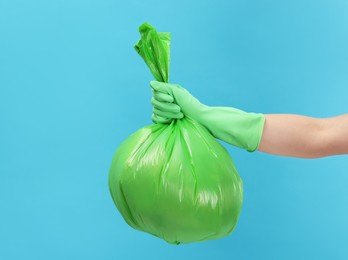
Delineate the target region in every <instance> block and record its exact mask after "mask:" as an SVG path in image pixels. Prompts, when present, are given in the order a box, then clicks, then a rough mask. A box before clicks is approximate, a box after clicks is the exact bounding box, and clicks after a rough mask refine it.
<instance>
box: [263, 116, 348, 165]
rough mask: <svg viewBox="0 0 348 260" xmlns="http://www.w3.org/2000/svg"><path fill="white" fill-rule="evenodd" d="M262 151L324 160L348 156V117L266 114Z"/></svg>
mask: <svg viewBox="0 0 348 260" xmlns="http://www.w3.org/2000/svg"><path fill="white" fill-rule="evenodd" d="M265 119H266V120H265V125H264V129H263V134H262V138H261V141H260V145H259V147H258V150H259V151H262V152H265V153H270V154H277V155H284V156H291V157H299V158H320V157H325V156H330V155H338V154H348V114H345V115H341V116H336V117H331V118H313V117H307V116H302V115H292V114H266V115H265Z"/></svg>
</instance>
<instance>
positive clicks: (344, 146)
mask: <svg viewBox="0 0 348 260" xmlns="http://www.w3.org/2000/svg"><path fill="white" fill-rule="evenodd" d="M151 87H152V89H153V92H152V94H153V98H152V104H153V106H154V110H153V112H154V113H153V121H154V122H156V123H170V122H171V121H172V120H173V119H180V118H183V117H184V116H188V117H191V118H193V119H194V120H196V121H197V122H199V123H200V124H202V125H203V126H205V127H206V128H207V129H208V130H209V131H210V132H211V133H212V135H214V136H215V137H216V138H218V139H221V140H223V141H225V142H227V143H230V144H232V145H235V146H237V147H240V148H243V149H245V150H247V151H250V152H252V151H255V150H259V151H262V152H265V153H270V154H277V155H284V156H292V157H301V158H318V157H324V156H329V155H336V154H345V153H348V114H347V115H342V116H338V117H332V118H325V119H319V118H312V117H306V116H301V115H291V114H266V115H263V114H257V113H247V112H245V111H242V110H239V109H235V108H232V107H210V106H206V105H204V104H202V103H201V102H199V101H198V100H197V99H196V98H195V97H193V96H192V95H191V94H190V93H189V92H188V91H187V90H186V89H184V88H182V87H180V86H179V85H175V84H167V83H160V82H156V81H152V82H151Z"/></svg>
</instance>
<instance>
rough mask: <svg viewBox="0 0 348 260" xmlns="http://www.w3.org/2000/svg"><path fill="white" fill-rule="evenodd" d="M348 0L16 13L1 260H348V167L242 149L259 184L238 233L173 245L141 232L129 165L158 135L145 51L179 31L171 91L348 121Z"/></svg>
mask: <svg viewBox="0 0 348 260" xmlns="http://www.w3.org/2000/svg"><path fill="white" fill-rule="evenodd" d="M347 14H348V2H347V1H344V0H342V1H339V0H330V1H329V0H327V1H318V0H312V1H307V0H291V1H290V0H289V1H280V0H272V1H271V0H269V1H255V0H254V1H252V0H249V1H248V0H243V1H241V0H240V1H236V0H234V1H230V0H224V1H184V0H180V1H163V0H162V1H159V0H158V1H154V0H153V1H140V0H139V1H134V0H128V1H117V0H114V1H111V0H98V1H97V0H94V1H82V0H79V1H77V0H75V1H74V0H69V1H68V0H64V1H58V0H52V1H47V0H41V1H39V0H36V1H34V0H32V1H29V0H0V259H6V260H10V259H35V260H36V259H153V260H155V259H200V260H210V259H219V260H223V259H238V260H244V259H260V260H261V259H267V260H270V259H282V260H286V259H297V260H298V259H316V260H319V259H348V246H347V245H348V209H347V205H348V169H347V156H335V157H331V158H324V159H317V160H304V159H294V158H286V157H279V156H272V155H267V154H262V153H260V152H256V153H247V152H245V151H243V150H240V149H237V148H233V147H231V146H228V145H226V147H227V148H228V149H229V151H230V153H231V155H232V156H233V158H234V160H235V163H236V165H237V168H238V169H239V172H240V175H241V177H242V178H243V181H244V188H245V201H244V207H243V212H242V215H241V218H240V221H239V223H238V225H237V228H236V230H235V232H234V233H233V234H232V235H231V236H229V237H227V238H224V239H220V240H216V241H209V242H204V243H196V244H189V245H180V246H173V245H169V244H166V243H165V242H163V241H162V240H159V239H158V238H155V237H152V236H150V235H148V234H145V233H141V232H139V231H135V230H133V229H131V228H130V227H128V226H127V225H126V223H125V222H124V221H123V219H122V218H121V216H120V214H119V213H118V212H117V211H116V208H115V206H114V205H113V203H112V200H111V197H110V196H109V191H108V187H107V174H108V170H109V165H110V162H111V158H112V156H113V153H114V151H115V150H116V148H117V147H118V145H119V144H120V143H121V142H122V141H123V140H124V139H125V138H126V137H127V136H128V135H130V134H131V133H132V132H134V131H136V130H137V129H139V128H141V127H143V126H145V125H148V124H151V105H150V89H149V81H150V80H151V79H152V76H151V74H150V72H149V70H148V68H147V67H146V66H145V63H144V62H143V61H142V60H141V59H140V57H138V56H137V54H136V52H135V51H134V50H133V45H134V43H135V42H136V41H137V40H138V39H139V34H138V31H137V28H138V26H139V25H140V24H141V23H142V22H144V21H148V22H150V23H151V24H153V25H154V26H155V27H156V28H157V29H158V30H159V31H170V32H172V63H171V75H172V77H171V82H176V83H180V84H181V85H183V86H184V87H186V88H187V89H189V90H190V91H191V92H192V93H193V94H194V95H195V96H197V97H198V98H199V99H200V100H201V101H202V102H204V103H206V104H209V105H221V106H234V107H238V108H240V109H244V110H246V111H253V112H262V113H297V114H304V115H308V116H315V117H327V116H334V115H339V114H343V113H347V110H348V108H347V104H348V102H347V100H348V88H347V87H348V47H347V46H348V15H347Z"/></svg>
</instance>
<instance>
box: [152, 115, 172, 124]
mask: <svg viewBox="0 0 348 260" xmlns="http://www.w3.org/2000/svg"><path fill="white" fill-rule="evenodd" d="M172 121H173V119H172V118H164V117H161V116H158V115H156V114H152V122H154V123H156V124H170V123H171V122H172Z"/></svg>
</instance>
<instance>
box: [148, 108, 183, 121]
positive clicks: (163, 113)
mask: <svg viewBox="0 0 348 260" xmlns="http://www.w3.org/2000/svg"><path fill="white" fill-rule="evenodd" d="M152 112H153V113H154V114H155V115H157V116H161V117H165V118H172V119H181V118H183V117H184V114H183V113H181V112H179V113H173V112H167V111H162V110H159V109H157V108H155V107H154V108H153V109H152Z"/></svg>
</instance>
